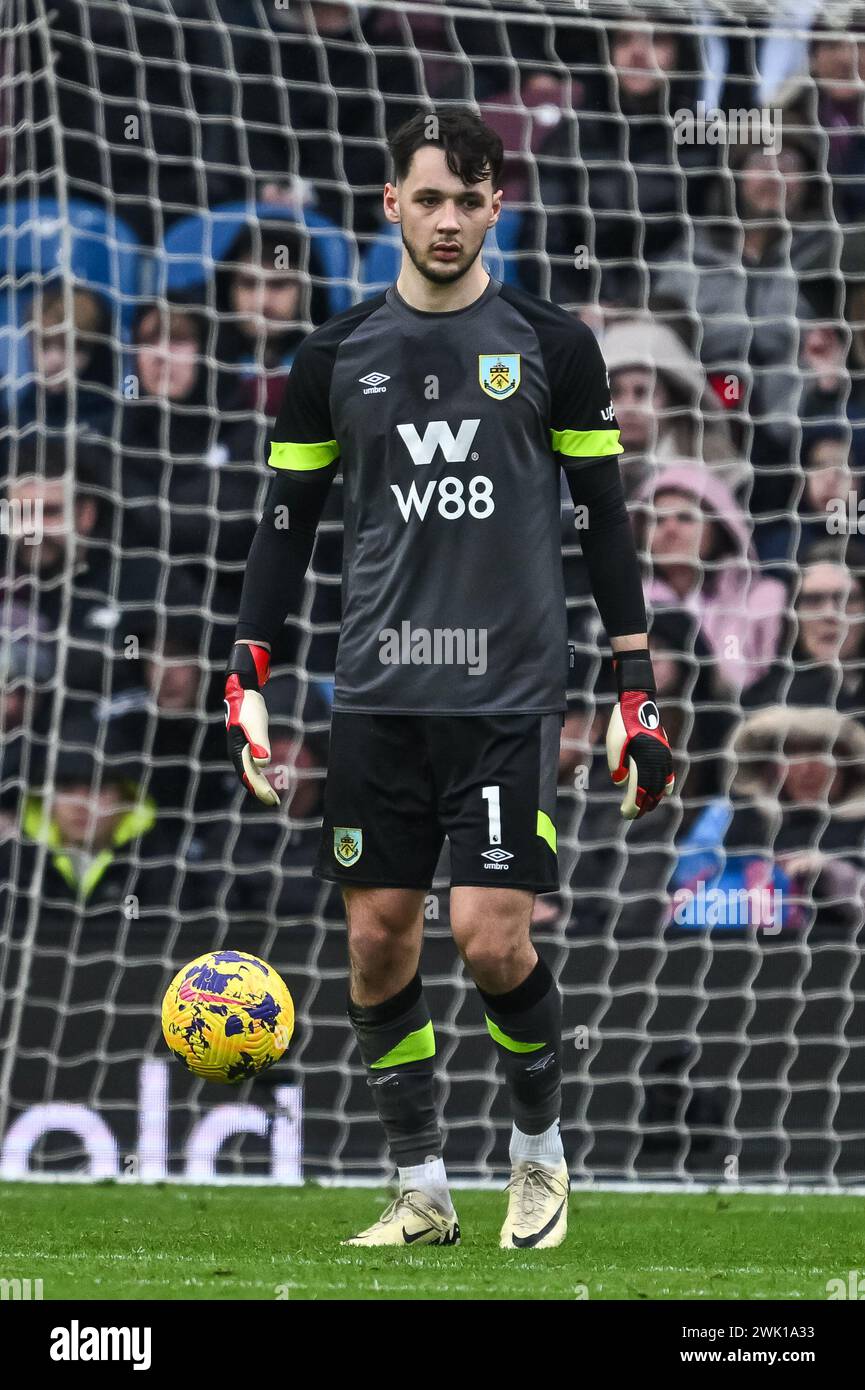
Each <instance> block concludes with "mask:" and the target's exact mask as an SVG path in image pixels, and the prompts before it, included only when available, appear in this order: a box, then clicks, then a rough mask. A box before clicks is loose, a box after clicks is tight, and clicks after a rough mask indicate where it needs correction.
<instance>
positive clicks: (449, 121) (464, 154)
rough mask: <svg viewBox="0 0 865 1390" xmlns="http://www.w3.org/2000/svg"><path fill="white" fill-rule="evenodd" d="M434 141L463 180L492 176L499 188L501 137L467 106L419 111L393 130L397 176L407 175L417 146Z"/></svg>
mask: <svg viewBox="0 0 865 1390" xmlns="http://www.w3.org/2000/svg"><path fill="white" fill-rule="evenodd" d="M427 145H433V146H435V147H436V148H437V149H440V150H444V152H445V162H446V163H447V166H448V168H449V169H450V171H451V173H452V174H456V176H457V178H459V179H462V181H463V183H482V182H483V180H484V179H486V178H490V179H492V184H493V188H497V187H498V184H499V179H500V177H501V172H502V164H503V163H504V148H503V146H502V142H501V139H500V138H499V136H498V135H497V134H496V132H495V131H494V130H493V129H492V127H491V126H488V125H487V124H486V122H485V121H482V120H481V118H480V116H476V115H475V113H474V111H471V110H470V109H469V108H468V107H467V106H455V107H450V108H448V109H446V110H434V111H418V112H417V114H416V115H414V116H412V118H411V120H409V121H406V122H405V123H404V124H403V125H401V126H400V128H399V130H396V131H394V133H393V135H392V136H391V137H390V140H389V141H388V147H389V149H390V153H391V158H392V160H393V170H394V177H395V178H396V179H397V180H399V179H404V178H405V176H406V174H407V173H408V171H409V169H410V168H411V162H412V158H413V157H414V154H415V152H416V151H417V150H422V149H424V148H425V147H426V146H427Z"/></svg>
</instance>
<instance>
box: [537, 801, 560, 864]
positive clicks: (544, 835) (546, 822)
mask: <svg viewBox="0 0 865 1390" xmlns="http://www.w3.org/2000/svg"><path fill="white" fill-rule="evenodd" d="M538 834H539V835H540V837H541V839H542V840H546V842H547V844H548V845H549V847H550V849H551V850H552V851H553V854H555V853H556V827H555V826H554V825H553V822H552V821H551V820H550V818H549V816H548V815H547V813H546V811H538Z"/></svg>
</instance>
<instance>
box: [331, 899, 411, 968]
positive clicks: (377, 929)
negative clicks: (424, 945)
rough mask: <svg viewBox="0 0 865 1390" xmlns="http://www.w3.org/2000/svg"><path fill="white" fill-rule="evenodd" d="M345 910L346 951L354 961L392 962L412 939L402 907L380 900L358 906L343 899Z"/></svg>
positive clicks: (406, 913) (408, 914) (407, 917)
mask: <svg viewBox="0 0 865 1390" xmlns="http://www.w3.org/2000/svg"><path fill="white" fill-rule="evenodd" d="M346 908H347V912H346V917H347V922H348V940H349V949H350V951H351V955H352V957H353V959H354V960H355V961H359V962H371V963H374V962H377V961H381V960H389V959H392V958H393V957H394V956H396V955H399V954H400V953H401V952H402V951H403V950H404V949H405V948H406V946H407V945H408V944H410V943H411V942H412V940H413V936H414V930H415V924H414V922H413V920H412V917H411V914H410V913H408V912H407V911H406V910H405V906H404V905H402V904H397V903H393V902H392V901H389V900H388V898H387V897H383V898H382V900H381V901H379V902H371V901H369V900H367V901H365V902H364V903H363V905H362V906H361V905H360V904H357V903H353V902H352V901H351V900H350V899H349V898H347V899H346Z"/></svg>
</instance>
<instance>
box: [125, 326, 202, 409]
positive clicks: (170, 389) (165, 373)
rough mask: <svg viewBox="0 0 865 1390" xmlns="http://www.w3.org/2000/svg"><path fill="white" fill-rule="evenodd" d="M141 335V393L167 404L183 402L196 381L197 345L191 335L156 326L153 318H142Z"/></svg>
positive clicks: (184, 331)
mask: <svg viewBox="0 0 865 1390" xmlns="http://www.w3.org/2000/svg"><path fill="white" fill-rule="evenodd" d="M161 328H164V332H162V331H160V329H161ZM141 333H142V336H143V337H145V338H146V339H147V341H146V342H142V343H141V345H140V347H139V349H138V376H139V380H140V383H141V394H142V395H143V396H155V397H157V398H158V399H161V400H168V401H182V400H185V399H186V397H187V396H188V395H189V394H190V392H191V391H192V389H193V387H194V386H195V382H196V380H197V378H198V371H199V344H198V339H197V338H196V337H195V334H194V333H192V332H191V330H189V329H184V328H182V327H177V328H173V329H172V328H170V327H169V325H168V324H163V325H160V324H159V322H158V320H157V318H156V316H155V315H148V316H147V318H145V319H144V321H143V322H142V325H141Z"/></svg>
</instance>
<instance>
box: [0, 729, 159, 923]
mask: <svg viewBox="0 0 865 1390" xmlns="http://www.w3.org/2000/svg"><path fill="white" fill-rule="evenodd" d="M140 779H141V767H140V763H139V761H138V759H137V757H136V756H135V755H134V754H133V752H132V751H131V749H129V748H128V747H126V746H124V745H123V743H122V742H120V741H118V740H117V739H116V738H114V737H112V736H111V735H110V734H108V733H106V732H105V726H102V733H100V726H99V725H98V724H96V723H95V722H94V720H93V719H92V717H91V716H90V715H88V714H87V713H86V712H84V711H79V712H76V713H74V714H72V715H70V716H68V717H67V718H66V719H65V720H64V722H63V724H62V726H61V728H60V731H59V739H58V741H57V744H56V753H55V758H54V763H53V770H52V765H51V755H50V750H48V749H46V750H45V751H44V752H43V754H42V756H41V757H40V759H39V772H38V774H37V776H36V777H35V778H34V780H33V782H32V783H31V788H30V794H29V795H28V796H27V798H26V801H25V804H24V810H23V814H22V818H21V824H20V830H19V833H20V843H18V844H15V845H14V846H13V845H12V844H10V843H9V842H7V844H6V845H4V846H2V848H0V859H2V861H3V862H2V863H0V883H4V884H8V883H20V884H21V885H23V886H24V887H23V891H22V893H21V896H20V897H19V898H18V899H17V901H16V902H15V906H14V908H13V912H14V914H15V915H16V916H17V917H18V918H19V920H20V916H21V915H23V914H26V912H27V909H28V906H29V892H28V891H27V890H29V889H30V888H31V886H36V888H37V891H38V895H39V900H40V908H41V909H44V910H45V911H46V912H47V913H48V914H49V915H50V916H52V917H57V918H60V919H61V920H66V921H68V924H69V926H70V928H71V927H73V926H74V924H75V921H76V919H77V918H78V917H79V916H80V915H81V914H83V913H85V912H86V914H87V919H88V921H93V922H94V923H95V922H96V921H99V920H103V921H104V920H106V918H107V919H109V920H111V921H116V922H118V923H120V922H122V921H124V920H125V921H127V922H130V923H136V922H140V923H141V925H142V926H143V925H146V924H147V922H148V919H150V918H152V917H153V916H158V917H164V916H170V915H173V914H175V913H176V912H177V911H178V904H179V903H180V902H181V897H180V890H181V887H182V877H181V868H182V866H181V865H180V864H179V863H178V860H177V855H176V845H175V842H174V839H173V838H172V837H170V836H167V835H166V833H165V831H164V829H163V827H162V826H161V824H160V818H159V812H158V808H157V806H156V803H155V802H154V801H153V800H152V798H149V797H146V796H144V795H142V792H141V788H140ZM40 845H45V846H46V847H47V850H46V853H45V857H44V861H43V866H42V871H41V875H40V876H39V877H37V872H38V870H39V862H40V849H39V846H40ZM13 861H14V873H10V869H11V868H12V867H13ZM9 891H11V892H14V889H11V888H10V890H9ZM130 895H132V896H130Z"/></svg>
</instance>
